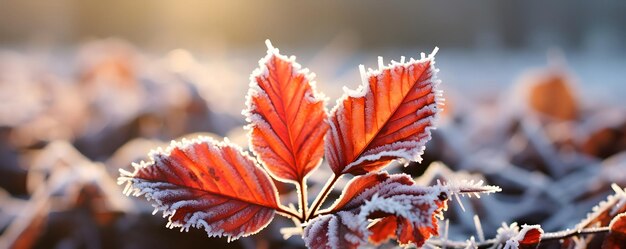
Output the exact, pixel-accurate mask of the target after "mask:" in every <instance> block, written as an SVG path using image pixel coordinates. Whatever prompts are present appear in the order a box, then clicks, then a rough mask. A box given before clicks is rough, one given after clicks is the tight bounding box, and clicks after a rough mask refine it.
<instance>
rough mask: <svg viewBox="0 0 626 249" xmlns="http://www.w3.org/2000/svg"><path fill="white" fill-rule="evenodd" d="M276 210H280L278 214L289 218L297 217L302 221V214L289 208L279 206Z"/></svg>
mask: <svg viewBox="0 0 626 249" xmlns="http://www.w3.org/2000/svg"><path fill="white" fill-rule="evenodd" d="M276 212H278V214H281V215H283V216H286V217H288V218H296V219H298V220H300V221H302V218H301V217H300V215H299V214H296V213H294V212H292V211H291V210H289V209H285V208H282V207H278V208H277V209H276Z"/></svg>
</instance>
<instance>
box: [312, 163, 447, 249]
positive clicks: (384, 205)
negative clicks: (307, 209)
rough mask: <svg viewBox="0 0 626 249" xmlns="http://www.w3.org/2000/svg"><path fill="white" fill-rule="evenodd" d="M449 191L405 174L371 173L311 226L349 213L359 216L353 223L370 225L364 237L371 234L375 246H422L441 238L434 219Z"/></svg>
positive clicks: (354, 183) (358, 179)
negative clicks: (393, 243) (419, 183)
mask: <svg viewBox="0 0 626 249" xmlns="http://www.w3.org/2000/svg"><path fill="white" fill-rule="evenodd" d="M446 191H447V190H445V189H443V188H441V186H433V187H420V186H417V185H415V184H414V182H413V180H412V179H411V177H410V176H408V175H405V174H394V175H389V174H387V173H386V172H378V173H370V174H367V175H363V176H358V177H356V178H354V179H353V180H352V181H350V183H348V186H347V187H346V188H345V190H344V193H343V194H342V196H341V197H340V198H339V199H338V200H337V201H336V202H335V204H334V205H333V206H332V207H331V208H330V209H328V210H326V211H322V213H323V214H325V215H322V216H320V217H318V218H316V219H314V220H313V221H312V223H311V224H315V223H317V222H322V220H323V219H329V218H327V217H328V216H334V215H337V214H339V213H344V212H349V213H352V214H355V215H356V214H358V216H356V218H357V219H355V220H354V221H353V222H358V223H359V224H361V225H363V224H365V225H369V224H370V223H371V225H372V226H370V230H369V232H362V234H371V235H372V237H370V238H369V239H370V240H371V241H372V242H374V243H380V242H383V241H385V240H387V239H389V238H397V239H398V242H399V243H400V244H403V245H406V244H416V245H417V246H421V245H423V244H424V241H425V240H426V239H428V238H429V237H430V236H432V235H437V234H438V228H437V222H436V218H435V217H440V216H441V212H442V210H443V209H445V208H446V201H447V196H448V193H446ZM322 217H326V218H322ZM330 232H331V231H329V233H330ZM309 236H310V233H309V234H307V233H305V238H306V240H312V239H314V238H311V237H309ZM327 236H328V237H333V236H334V235H332V234H329V235H327Z"/></svg>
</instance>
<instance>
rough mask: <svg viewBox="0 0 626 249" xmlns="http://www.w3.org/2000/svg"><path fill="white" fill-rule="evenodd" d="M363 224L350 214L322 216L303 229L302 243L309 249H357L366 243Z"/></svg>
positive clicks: (367, 235)
mask: <svg viewBox="0 0 626 249" xmlns="http://www.w3.org/2000/svg"><path fill="white" fill-rule="evenodd" d="M365 224H367V222H366V221H365V220H360V219H359V217H358V216H356V215H355V214H353V213H350V212H338V213H336V214H331V215H322V216H320V217H317V218H315V219H314V220H312V221H311V222H310V224H309V225H308V226H307V227H306V228H305V229H304V235H303V238H304V243H305V244H306V245H307V247H309V248H357V247H359V246H361V245H364V244H366V243H367V238H368V237H369V231H368V230H367V226H366V225H365Z"/></svg>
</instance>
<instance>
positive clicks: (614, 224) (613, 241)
mask: <svg viewBox="0 0 626 249" xmlns="http://www.w3.org/2000/svg"><path fill="white" fill-rule="evenodd" d="M609 229H610V232H609V235H608V236H607V237H606V239H605V240H604V242H603V243H602V249H623V248H626V213H621V214H619V215H617V216H615V218H613V220H612V221H611V224H610V225H609Z"/></svg>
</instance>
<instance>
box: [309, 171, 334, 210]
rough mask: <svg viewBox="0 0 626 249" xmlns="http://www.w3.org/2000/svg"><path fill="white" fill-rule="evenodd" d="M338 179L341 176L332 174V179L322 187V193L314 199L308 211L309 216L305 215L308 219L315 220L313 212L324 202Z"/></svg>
mask: <svg viewBox="0 0 626 249" xmlns="http://www.w3.org/2000/svg"><path fill="white" fill-rule="evenodd" d="M339 178H341V175H335V174H333V177H332V178H331V179H330V180H329V181H328V182H326V185H324V188H323V189H322V192H321V193H320V194H319V195H318V196H317V198H315V201H313V207H312V208H311V210H310V211H309V215H307V216H308V217H307V218H308V219H311V218H315V217H316V216H317V214H316V213H315V212H317V210H318V209H319V208H320V206H321V205H322V203H323V202H324V200H326V197H327V196H328V194H329V193H330V190H332V189H333V187H334V186H335V183H337V180H339ZM305 221H306V220H305Z"/></svg>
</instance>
